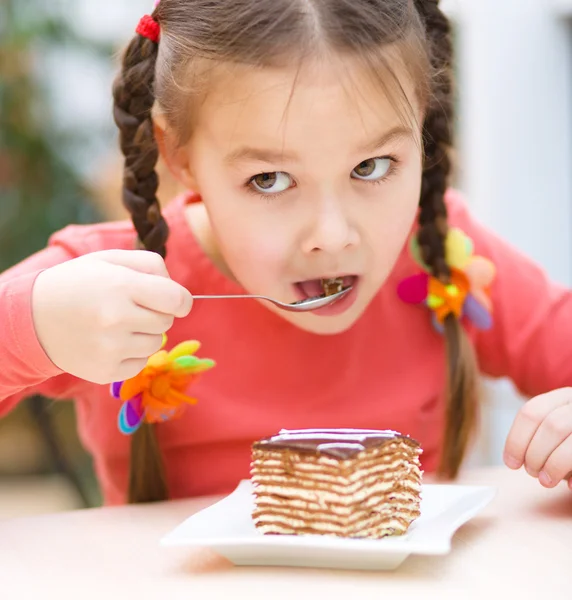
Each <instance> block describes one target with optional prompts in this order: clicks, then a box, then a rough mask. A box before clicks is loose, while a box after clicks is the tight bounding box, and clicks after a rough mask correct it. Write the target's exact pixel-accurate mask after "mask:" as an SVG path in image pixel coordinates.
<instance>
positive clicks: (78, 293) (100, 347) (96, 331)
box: [32, 250, 192, 384]
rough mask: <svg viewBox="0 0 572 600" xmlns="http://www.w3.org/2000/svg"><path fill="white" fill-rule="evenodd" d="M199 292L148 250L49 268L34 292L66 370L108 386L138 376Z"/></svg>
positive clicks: (53, 356)
mask: <svg viewBox="0 0 572 600" xmlns="http://www.w3.org/2000/svg"><path fill="white" fill-rule="evenodd" d="M191 306H192V296H191V294H190V293H189V291H188V290H186V289H185V288H184V287H183V286H181V285H179V284H178V283H176V282H174V281H173V280H172V279H170V278H169V274H168V272H167V269H166V267H165V263H164V261H163V259H162V258H161V257H160V256H159V255H158V254H155V253H153V252H148V251H145V250H109V251H104V252H95V253H93V254H88V255H86V256H82V257H80V258H76V259H73V260H70V261H67V262H65V263H62V264H59V265H57V266H55V267H52V268H50V269H47V270H46V271H43V272H42V273H40V275H38V277H37V279H36V282H35V285H34V289H33V291H32V314H33V319H34V325H35V328H36V334H37V336H38V340H39V341H40V344H41V345H42V347H43V348H44V350H45V352H46V354H47V355H48V357H49V358H50V360H51V361H52V362H53V363H54V364H55V365H56V366H57V367H59V368H60V369H61V370H62V371H64V372H66V373H70V374H71V375H74V376H75V377H79V378H81V379H84V380H87V381H91V382H93V383H100V384H108V383H112V382H113V381H121V380H124V379H128V378H130V377H133V376H134V375H137V374H138V373H139V372H140V371H141V370H142V369H143V367H144V366H145V365H146V361H147V359H148V358H149V356H151V355H152V354H154V353H155V352H157V351H158V350H159V349H160V347H161V344H162V335H163V333H165V332H166V331H167V330H168V329H170V328H171V326H172V325H173V321H174V319H175V317H185V316H187V315H188V314H189V311H190V310H191Z"/></svg>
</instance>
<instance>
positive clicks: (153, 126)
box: [0, 0, 572, 503]
mask: <svg viewBox="0 0 572 600" xmlns="http://www.w3.org/2000/svg"><path fill="white" fill-rule="evenodd" d="M113 96H114V99H115V105H114V117H115V120H116V123H117V125H118V127H119V130H120V144H121V149H122V152H123V154H124V155H125V174H124V189H123V202H124V204H125V206H126V207H127V209H128V210H129V211H130V213H131V216H132V221H133V222H132V224H131V223H124V222H119V223H111V224H102V225H96V226H85V227H68V228H67V229H65V230H64V231H62V232H59V233H57V234H56V235H54V236H53V237H52V239H51V240H50V243H49V245H48V248H47V249H45V250H44V251H42V252H40V253H38V254H37V255H34V256H32V257H31V258H29V259H28V260H26V261H24V262H23V263H22V264H20V265H17V266H16V267H14V268H12V269H11V270H9V271H8V272H6V273H4V274H3V276H2V278H1V280H0V302H1V307H2V315H3V318H2V322H1V324H0V340H1V341H0V362H1V364H2V373H1V375H0V399H1V401H0V410H1V411H2V412H6V411H8V410H9V409H10V408H11V407H13V406H14V405H15V404H16V403H17V402H19V401H20V400H21V399H22V398H24V397H26V396H28V395H30V394H32V393H41V394H44V395H46V396H49V397H53V398H68V399H69V398H72V399H74V400H75V401H76V402H77V408H78V422H79V428H80V434H81V437H82V440H83V442H84V443H85V446H86V447H87V449H88V450H89V451H91V452H92V453H93V455H94V458H95V465H96V469H97V473H98V475H99V478H100V480H101V484H102V487H103V492H104V497H105V500H106V502H107V503H121V502H124V501H126V500H127V501H130V502H140V501H151V500H161V499H164V498H167V497H170V498H178V497H184V496H191V495H200V494H214V493H226V492H229V491H230V490H231V489H232V488H233V487H234V486H235V485H236V483H237V482H238V481H239V480H240V479H241V478H245V477H248V472H249V461H250V444H251V442H252V441H253V440H255V439H257V438H261V437H263V436H266V435H270V434H273V433H275V432H276V431H277V430H278V429H280V428H305V427H328V428H333V427H356V428H362V427H363V428H392V429H396V430H398V431H401V432H404V433H407V434H409V435H411V436H412V437H414V438H416V439H418V440H419V441H420V442H421V444H422V445H423V448H424V468H425V470H426V471H429V472H432V471H437V472H438V473H440V474H442V475H445V476H449V477H454V476H455V475H456V474H457V472H458V469H459V467H460V465H461V463H462V460H463V456H464V454H465V450H466V448H467V445H468V443H469V440H470V439H471V435H472V433H473V431H474V426H475V422H476V418H477V413H476V406H477V392H476V374H477V369H479V370H480V371H481V372H483V373H486V374H488V375H490V376H494V377H497V376H508V377H511V378H512V380H513V381H514V382H515V383H516V385H517V386H518V387H519V388H520V390H521V391H522V392H523V393H525V394H527V395H529V396H537V397H536V398H534V399H532V400H531V401H530V402H529V403H527V405H526V406H525V407H524V408H523V410H522V411H521V413H520V414H519V416H518V417H517V419H516V421H515V424H514V427H513V429H512V431H511V433H510V435H509V439H508V441H507V446H506V457H505V460H506V463H507V464H508V466H510V467H511V468H519V467H521V466H522V465H525V466H526V469H527V470H528V472H529V473H530V474H531V475H533V476H535V477H538V478H539V480H540V482H541V483H542V484H543V485H545V486H547V487H552V486H555V485H557V484H558V483H559V482H561V481H563V480H564V479H566V478H567V477H568V476H569V474H570V472H572V402H571V398H572V394H571V393H570V392H568V391H567V390H565V389H560V390H559V391H554V392H551V393H547V392H550V390H554V389H556V388H563V387H564V386H566V385H570V384H571V383H572V342H571V341H570V340H571V336H570V335H569V328H570V326H571V325H572V295H571V294H570V292H569V291H567V290H564V289H561V288H559V287H557V286H556V285H554V284H552V283H550V282H549V281H547V279H546V277H545V276H544V274H543V273H542V272H541V270H540V269H538V268H537V267H536V266H535V265H534V264H532V263H531V262H530V261H529V260H527V259H526V258H525V257H523V256H521V255H520V254H519V253H518V252H516V251H515V250H514V249H512V248H511V247H509V246H508V245H507V244H506V243H504V242H503V241H502V240H500V239H498V238H497V237H495V236H494V235H493V234H492V233H490V232H489V231H486V230H485V229H484V228H483V227H481V226H480V225H479V224H477V223H476V222H475V221H474V220H473V219H472V218H471V217H470V215H469V213H468V212H467V210H466V208H465V205H464V204H463V201H462V200H461V198H460V197H459V195H458V194H457V193H456V192H454V191H453V190H451V189H449V188H448V187H447V186H448V183H447V182H448V176H449V170H450V161H449V156H448V153H449V150H450V146H451V123H452V121H453V114H452V112H453V111H452V107H453V92H452V82H451V41H450V37H449V24H448V22H447V19H446V18H445V17H444V15H443V14H442V12H441V10H440V9H439V7H438V3H437V2H436V1H435V0H414V1H413V0H320V1H318V0H256V1H254V0H218V1H217V2H212V1H211V0H208V1H207V0H162V2H161V3H160V4H159V5H158V6H156V8H155V10H154V12H153V15H152V16H146V17H144V18H143V19H142V20H141V22H140V24H139V26H138V28H137V34H136V36H135V37H134V39H133V40H132V41H131V43H130V44H129V47H128V48H127V50H126V52H125V55H124V58H123V67H122V71H121V73H120V75H119V76H118V78H117V80H116V82H115V85H114V90H113ZM159 152H160V153H161V155H162V156H163V157H164V159H165V160H166V162H167V164H168V165H169V167H170V169H171V171H172V172H173V174H174V175H175V176H176V177H177V178H178V179H179V181H181V182H182V183H183V184H184V185H185V186H186V188H188V190H189V192H188V193H187V194H185V195H184V196H183V197H181V198H178V199H176V200H175V201H174V202H173V203H170V204H169V206H168V207H167V209H166V210H165V211H164V213H162V212H161V210H160V208H159V205H158V203H157V199H156V189H157V183H158V181H157V176H156V173H155V165H156V162H157V159H158V155H159ZM136 238H137V240H138V245H139V247H140V249H135V243H136V242H135V239H136ZM164 259H165V260H164ZM493 265H494V269H496V277H495V279H494V282H493V275H494V273H493ZM329 286H334V287H348V286H351V287H352V290H351V292H350V293H348V294H347V295H346V296H345V298H344V299H342V300H340V301H339V302H337V303H335V304H333V305H332V306H331V307H329V308H327V309H324V310H322V311H320V313H316V314H313V313H310V314H308V313H305V314H297V313H291V312H284V311H280V310H279V309H277V308H276V307H274V306H272V305H268V304H267V303H266V304H265V303H263V302H259V301H252V300H210V301H208V300H197V301H196V302H195V303H194V304H193V297H192V294H195V295H200V294H241V293H252V294H263V295H266V296H270V297H273V298H276V299H278V300H282V301H284V302H293V301H296V300H299V299H301V298H304V297H308V296H314V295H317V294H319V293H321V291H322V288H323V287H329ZM491 315H492V320H491ZM167 331H169V339H168V347H169V349H170V348H172V347H174V346H176V345H177V344H178V343H180V342H182V341H183V340H185V339H188V338H196V339H198V340H200V341H201V342H202V344H203V347H202V350H201V354H202V353H204V355H205V356H209V357H211V358H213V359H215V360H216V362H217V366H216V368H215V369H214V370H213V371H211V372H209V373H206V374H204V376H203V377H202V379H201V380H200V382H197V383H196V384H195V385H194V387H193V390H192V393H193V395H195V396H196V397H197V398H198V399H199V403H198V404H197V405H196V406H193V407H190V408H188V409H187V410H186V411H184V412H182V414H180V415H179V418H178V419H173V420H166V421H164V422H160V423H156V421H161V420H164V418H165V417H166V416H167V414H166V413H164V414H159V416H158V417H157V414H156V410H155V412H153V411H152V410H151V406H149V407H147V408H148V410H147V409H141V407H139V409H140V410H141V411H142V414H143V419H144V420H145V422H144V424H143V425H142V426H141V427H140V428H139V429H137V430H136V431H135V433H133V435H132V437H131V438H130V437H129V436H126V435H123V434H122V433H121V432H120V431H119V430H118V428H117V425H116V423H117V414H118V412H119V409H120V403H119V402H118V400H117V399H115V398H113V397H112V395H111V394H110V392H109V384H110V383H112V382H118V381H122V380H127V379H128V380H129V383H128V387H129V386H131V388H133V389H135V387H137V385H138V384H136V383H134V382H138V381H140V379H137V377H136V376H137V374H138V373H140V372H141V371H142V370H144V368H145V366H146V364H147V359H148V358H149V357H150V356H151V355H153V354H154V353H156V352H157V351H158V350H159V349H160V348H161V347H162V344H163V341H164V340H163V334H164V333H165V332H167ZM132 378H135V379H132ZM133 386H135V387H133ZM122 389H123V388H122ZM114 390H115V392H117V389H116V387H115V386H114ZM181 393H182V392H181ZM544 393H546V395H540V394H544ZM179 397H180V396H179ZM155 408H156V407H155ZM134 410H135V409H134ZM157 410H159V412H160V407H159V409H157ZM145 411H147V412H145ZM177 412H180V411H177ZM139 416H141V414H140V415H139ZM122 418H123V419H124V420H123V421H120V422H121V423H122V424H123V428H124V429H129V426H128V425H129V423H128V421H129V418H130V417H129V415H127V416H126V415H125V414H124V415H123V417H122ZM126 423H127V425H126ZM130 446H131V447H130Z"/></svg>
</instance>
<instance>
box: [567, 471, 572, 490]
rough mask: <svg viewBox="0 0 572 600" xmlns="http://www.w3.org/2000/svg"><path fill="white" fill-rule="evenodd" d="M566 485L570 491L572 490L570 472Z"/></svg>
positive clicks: (571, 475) (571, 474)
mask: <svg viewBox="0 0 572 600" xmlns="http://www.w3.org/2000/svg"><path fill="white" fill-rule="evenodd" d="M568 487H569V488H570V491H571V492H572V473H570V475H569V476H568Z"/></svg>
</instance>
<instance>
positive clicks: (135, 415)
mask: <svg viewBox="0 0 572 600" xmlns="http://www.w3.org/2000/svg"><path fill="white" fill-rule="evenodd" d="M166 343H167V337H166V336H163V345H162V346H161V350H159V352H157V353H155V354H153V356H151V357H150V358H149V359H148V361H147V365H146V366H145V368H144V369H143V370H142V371H141V372H140V373H139V374H138V375H136V376H135V377H132V378H131V379H127V380H125V381H117V382H115V383H113V384H111V395H112V396H113V397H114V398H117V399H118V400H121V401H122V402H123V405H122V406H121V409H120V411H119V417H118V425H119V430H120V431H121V432H122V433H124V434H126V435H131V434H132V433H134V432H135V431H137V429H139V427H140V426H141V423H143V422H146V423H161V422H163V421H167V420H169V419H173V418H176V417H178V416H180V415H181V414H182V413H183V411H184V409H185V407H186V406H187V405H188V404H196V403H197V400H196V399H195V398H191V397H190V396H188V395H187V389H188V388H189V386H190V385H192V384H193V383H195V382H196V381H197V379H198V378H199V376H200V374H201V373H203V372H205V371H208V370H209V369H212V368H213V367H214V366H215V363H214V361H212V360H210V359H208V358H197V357H196V356H194V355H195V353H196V352H197V350H198V349H199V348H200V346H201V345H200V343H199V342H197V341H187V342H182V343H181V344H178V345H177V346H175V348H173V349H172V350H171V351H170V352H167V351H166V350H163V348H164V347H165V344H166Z"/></svg>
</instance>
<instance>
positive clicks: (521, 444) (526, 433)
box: [504, 388, 572, 469]
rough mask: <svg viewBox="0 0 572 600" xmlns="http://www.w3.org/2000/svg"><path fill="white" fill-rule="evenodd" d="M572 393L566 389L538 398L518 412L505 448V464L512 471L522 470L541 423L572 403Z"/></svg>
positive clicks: (530, 401)
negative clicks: (529, 447) (558, 409)
mask: <svg viewBox="0 0 572 600" xmlns="http://www.w3.org/2000/svg"><path fill="white" fill-rule="evenodd" d="M571 395H572V391H571V390H570V388H564V389H561V390H556V391H554V392H550V393H549V394H543V395H541V396H536V397H535V398H532V399H531V400H529V401H528V402H527V403H526V404H525V405H524V406H523V407H522V408H521V409H520V411H519V412H518V414H517V416H516V419H515V420H514V423H513V424H512V427H511V429H510V431H509V434H508V437H507V440H506V444H505V448H504V462H505V463H506V465H507V466H508V467H509V468H511V469H520V467H522V465H523V464H524V458H525V455H526V450H527V448H528V445H529V443H530V441H531V440H532V438H533V436H534V434H535V433H536V430H537V429H538V427H539V426H540V423H542V421H544V419H545V418H546V417H547V416H548V414H549V413H551V412H552V411H553V410H554V409H556V408H558V407H559V406H563V405H565V404H568V403H569V402H570V401H571Z"/></svg>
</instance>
